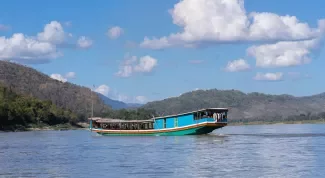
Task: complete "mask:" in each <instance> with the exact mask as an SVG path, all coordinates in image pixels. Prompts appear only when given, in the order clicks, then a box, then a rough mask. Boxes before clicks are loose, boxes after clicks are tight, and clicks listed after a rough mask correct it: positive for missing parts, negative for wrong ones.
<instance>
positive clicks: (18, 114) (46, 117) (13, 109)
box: [0, 86, 78, 131]
mask: <svg viewBox="0 0 325 178" xmlns="http://www.w3.org/2000/svg"><path fill="white" fill-rule="evenodd" d="M77 121H78V119H77V115H75V114H74V113H72V112H71V111H70V110H64V109H61V108H58V107H57V106H55V105H54V104H52V102H51V101H41V100H39V99H36V98H33V97H30V96H21V95H17V94H16V93H14V92H13V91H11V90H10V89H9V88H6V87H2V86H0V130H9V131H15V130H27V129H28V128H34V127H40V128H41V127H46V126H54V125H60V124H61V125H62V124H63V125H65V127H67V126H68V125H69V126H70V127H73V126H76V127H77V124H76V123H77Z"/></svg>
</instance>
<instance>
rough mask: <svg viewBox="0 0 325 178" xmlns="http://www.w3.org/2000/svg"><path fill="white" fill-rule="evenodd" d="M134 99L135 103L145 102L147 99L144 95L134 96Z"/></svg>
mask: <svg viewBox="0 0 325 178" xmlns="http://www.w3.org/2000/svg"><path fill="white" fill-rule="evenodd" d="M135 99H136V103H145V102H147V100H148V99H147V98H146V97H145V96H136V97H135Z"/></svg>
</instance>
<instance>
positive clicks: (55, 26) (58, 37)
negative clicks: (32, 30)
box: [37, 21, 66, 44]
mask: <svg viewBox="0 0 325 178" xmlns="http://www.w3.org/2000/svg"><path fill="white" fill-rule="evenodd" d="M65 35H66V34H65V32H64V30H63V27H62V25H61V24H60V23H59V22H58V21H52V22H50V23H49V24H46V25H45V27H44V31H43V32H41V33H39V34H38V35H37V37H38V40H39V41H43V42H49V43H52V44H61V43H63V42H64V40H65Z"/></svg>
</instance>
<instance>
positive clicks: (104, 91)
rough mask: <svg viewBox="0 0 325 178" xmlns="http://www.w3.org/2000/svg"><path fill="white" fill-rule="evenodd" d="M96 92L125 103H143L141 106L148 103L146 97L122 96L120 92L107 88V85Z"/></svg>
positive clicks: (99, 87) (98, 88)
mask: <svg viewBox="0 0 325 178" xmlns="http://www.w3.org/2000/svg"><path fill="white" fill-rule="evenodd" d="M95 92H97V93H101V94H102V95H104V96H106V97H108V98H110V99H113V100H118V101H122V102H125V103H141V104H143V103H146V102H147V101H148V98H147V97H145V96H135V97H130V96H127V95H125V94H122V93H120V92H118V91H115V90H112V89H111V88H110V87H109V86H107V85H105V84H103V85H100V86H98V87H97V88H96V89H95Z"/></svg>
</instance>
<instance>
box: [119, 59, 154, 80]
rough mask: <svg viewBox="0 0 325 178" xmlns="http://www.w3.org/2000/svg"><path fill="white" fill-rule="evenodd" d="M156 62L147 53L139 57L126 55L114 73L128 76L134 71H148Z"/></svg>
mask: <svg viewBox="0 0 325 178" xmlns="http://www.w3.org/2000/svg"><path fill="white" fill-rule="evenodd" d="M157 63H158V62H157V59H155V58H153V57H151V56H148V55H147V56H143V57H140V58H139V59H138V58H137V57H136V56H128V55H127V56H126V59H125V60H124V61H123V63H122V65H121V66H120V68H119V71H118V72H117V73H116V75H117V76H119V77H130V76H131V75H132V74H135V73H149V72H151V71H152V70H153V69H154V68H155V67H156V66H157Z"/></svg>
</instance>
